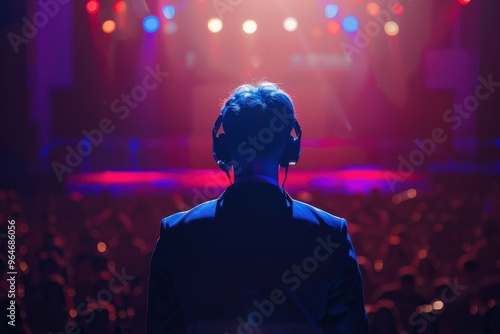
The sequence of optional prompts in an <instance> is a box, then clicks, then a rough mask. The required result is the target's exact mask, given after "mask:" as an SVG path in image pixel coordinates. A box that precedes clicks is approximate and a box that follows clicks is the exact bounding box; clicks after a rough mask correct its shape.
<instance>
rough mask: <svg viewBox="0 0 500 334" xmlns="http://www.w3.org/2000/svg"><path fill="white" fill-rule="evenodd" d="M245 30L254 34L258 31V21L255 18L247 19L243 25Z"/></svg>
mask: <svg viewBox="0 0 500 334" xmlns="http://www.w3.org/2000/svg"><path fill="white" fill-rule="evenodd" d="M242 28H243V31H244V32H245V33H247V34H249V35H250V34H253V33H254V32H256V31H257V22H255V21H254V20H246V21H245V22H243V25H242Z"/></svg>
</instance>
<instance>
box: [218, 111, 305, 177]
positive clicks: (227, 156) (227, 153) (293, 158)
mask: <svg viewBox="0 0 500 334" xmlns="http://www.w3.org/2000/svg"><path fill="white" fill-rule="evenodd" d="M221 125H222V114H220V115H219V117H217V120H216V121H215V123H214V125H213V126H212V139H213V145H212V154H213V156H214V160H215V162H217V164H218V165H219V167H220V169H222V170H223V171H224V172H226V173H228V172H229V170H230V169H231V165H232V162H231V150H230V149H229V144H228V142H227V135H226V134H225V133H224V132H223V133H221V134H220V135H218V136H217V132H219V129H220V127H221ZM293 129H294V130H295V134H296V135H297V137H294V136H292V135H291V134H290V137H289V138H288V141H287V143H286V146H285V150H284V151H283V154H282V155H281V157H280V160H279V163H280V166H281V167H283V168H288V166H290V165H295V164H296V163H297V161H299V158H300V139H301V138H302V128H301V127H300V125H299V122H297V120H295V119H294V120H293Z"/></svg>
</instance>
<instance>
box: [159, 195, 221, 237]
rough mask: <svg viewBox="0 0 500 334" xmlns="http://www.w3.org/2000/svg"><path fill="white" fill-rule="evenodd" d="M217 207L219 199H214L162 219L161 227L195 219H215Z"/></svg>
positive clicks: (168, 226) (169, 226)
mask: <svg viewBox="0 0 500 334" xmlns="http://www.w3.org/2000/svg"><path fill="white" fill-rule="evenodd" d="M216 207H217V200H212V201H208V202H204V203H201V204H199V205H197V206H195V207H194V208H192V209H190V210H187V211H181V212H177V213H175V214H173V215H171V216H168V217H166V218H163V219H162V220H161V229H162V230H163V229H167V228H172V227H174V226H178V225H182V224H186V223H188V222H191V221H193V220H204V219H213V218H214V217H215V210H216Z"/></svg>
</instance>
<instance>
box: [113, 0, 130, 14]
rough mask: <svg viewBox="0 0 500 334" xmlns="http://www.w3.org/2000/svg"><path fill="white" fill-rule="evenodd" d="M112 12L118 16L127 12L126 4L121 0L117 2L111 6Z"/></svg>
mask: <svg viewBox="0 0 500 334" xmlns="http://www.w3.org/2000/svg"><path fill="white" fill-rule="evenodd" d="M113 10H114V11H115V12H116V13H118V14H120V13H123V12H125V11H126V10H127V4H126V3H125V1H123V0H118V1H116V2H115V3H114V4H113Z"/></svg>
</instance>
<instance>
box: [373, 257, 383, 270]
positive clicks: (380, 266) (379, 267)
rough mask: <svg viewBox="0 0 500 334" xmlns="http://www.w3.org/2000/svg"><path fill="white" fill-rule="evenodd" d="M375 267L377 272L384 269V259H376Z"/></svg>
mask: <svg viewBox="0 0 500 334" xmlns="http://www.w3.org/2000/svg"><path fill="white" fill-rule="evenodd" d="M373 268H374V269H375V271H377V272H379V271H382V269H384V261H382V260H380V259H379V260H376V261H375V263H374V264H373Z"/></svg>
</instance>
